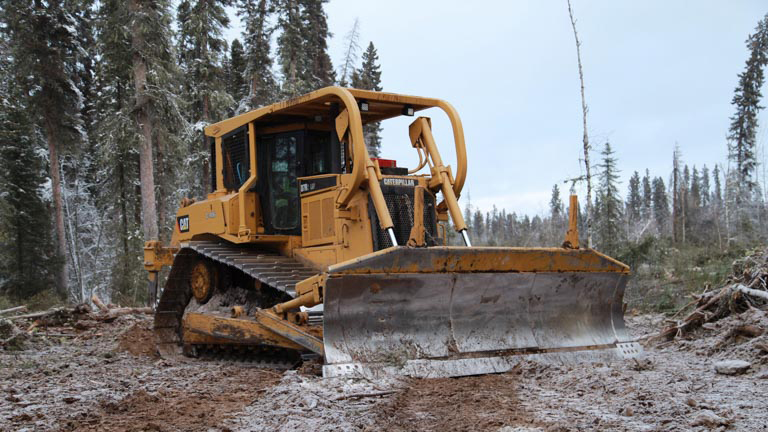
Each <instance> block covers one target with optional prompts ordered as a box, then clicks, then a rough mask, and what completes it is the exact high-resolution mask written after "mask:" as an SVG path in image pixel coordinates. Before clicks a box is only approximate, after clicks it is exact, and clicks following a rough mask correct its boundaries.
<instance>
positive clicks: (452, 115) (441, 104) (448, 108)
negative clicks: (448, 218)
mask: <svg viewBox="0 0 768 432" xmlns="http://www.w3.org/2000/svg"><path fill="white" fill-rule="evenodd" d="M436 101H437V104H436V106H437V107H438V108H440V109H441V110H443V112H444V113H445V114H446V115H447V116H448V119H449V120H450V121H451V128H452V129H453V141H454V144H455V146H456V175H455V176H454V179H453V180H454V182H453V193H455V194H456V198H458V197H459V196H460V195H461V190H462V189H463V188H464V181H465V180H466V178H467V146H466V143H465V142H464V126H462V124H461V118H459V113H458V112H457V111H456V108H454V107H453V105H451V104H450V103H448V102H446V101H444V100H440V99H437V100H436Z"/></svg>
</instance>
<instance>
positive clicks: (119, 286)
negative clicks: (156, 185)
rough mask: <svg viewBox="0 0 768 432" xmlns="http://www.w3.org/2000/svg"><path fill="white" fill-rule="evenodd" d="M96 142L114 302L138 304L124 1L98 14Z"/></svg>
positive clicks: (137, 211) (103, 6)
mask: <svg viewBox="0 0 768 432" xmlns="http://www.w3.org/2000/svg"><path fill="white" fill-rule="evenodd" d="M97 17H98V19H97V30H98V31H97V33H96V34H97V38H96V43H97V51H98V54H99V58H100V61H99V62H97V64H96V68H97V73H96V77H97V79H96V85H97V87H98V89H99V91H98V94H99V97H98V98H97V99H96V102H95V103H96V107H97V109H96V110H95V111H96V116H95V121H96V127H95V128H94V130H95V131H96V134H95V139H94V141H95V142H98V143H100V145H99V146H98V148H97V153H96V156H97V158H98V166H99V176H98V177H99V178H100V179H101V182H100V184H99V185H100V188H99V189H100V194H99V208H100V209H101V212H102V217H103V218H107V219H110V220H113V221H114V223H111V224H108V225H107V228H106V229H105V233H104V237H105V240H104V242H105V243H108V244H111V245H112V247H110V248H105V250H108V251H110V252H111V255H110V256H109V260H110V262H109V263H108V265H107V268H110V269H114V270H115V271H110V272H109V273H108V281H107V284H108V286H109V293H110V294H111V297H112V299H113V300H114V301H118V302H121V303H123V304H136V303H138V302H139V301H140V299H142V298H143V294H140V289H141V288H143V287H144V286H145V284H144V283H142V282H144V280H145V275H144V272H143V268H142V266H141V261H139V259H138V253H139V251H140V250H141V247H142V236H141V229H142V228H141V191H140V188H139V187H138V184H137V181H136V179H138V178H139V158H138V148H139V140H140V137H139V132H140V131H139V130H138V129H137V127H136V119H135V114H134V113H133V106H134V99H133V97H134V92H133V91H132V88H133V75H132V65H133V51H132V48H131V40H132V38H131V34H130V28H129V27H127V26H126V25H125V23H127V22H129V10H128V5H127V4H126V2H124V1H122V0H107V1H102V2H101V3H100V5H99V9H98V13H97Z"/></svg>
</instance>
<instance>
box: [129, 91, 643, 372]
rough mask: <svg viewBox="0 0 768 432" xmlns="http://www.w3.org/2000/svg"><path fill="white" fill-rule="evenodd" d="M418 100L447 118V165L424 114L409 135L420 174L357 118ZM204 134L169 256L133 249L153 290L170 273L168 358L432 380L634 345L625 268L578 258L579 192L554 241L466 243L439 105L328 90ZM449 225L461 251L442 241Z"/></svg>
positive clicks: (159, 323)
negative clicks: (389, 155)
mask: <svg viewBox="0 0 768 432" xmlns="http://www.w3.org/2000/svg"><path fill="white" fill-rule="evenodd" d="M429 108H437V109H440V110H442V111H443V112H444V113H445V114H446V115H447V117H448V119H449V120H450V123H451V126H452V129H453V139H454V145H455V150H456V159H457V161H456V167H455V171H454V170H453V169H452V168H451V167H450V166H448V165H446V164H444V162H443V160H442V158H441V156H440V153H439V151H438V147H437V144H436V143H435V139H434V136H433V134H432V126H431V120H430V118H427V117H416V118H415V120H414V121H413V122H412V123H411V124H410V126H409V127H408V131H407V136H408V139H409V140H410V144H411V146H412V147H413V149H414V151H415V152H416V153H417V154H418V157H419V163H418V165H417V166H415V167H412V168H411V169H409V168H406V167H399V166H397V163H396V162H394V161H391V160H384V159H378V158H371V157H370V156H369V153H368V151H367V150H366V146H365V137H364V125H366V124H368V123H371V122H379V121H382V120H385V119H390V118H394V117H398V116H414V114H415V113H417V112H419V111H422V110H425V109H429ZM205 134H206V136H207V137H208V139H209V140H210V143H211V153H210V161H209V162H210V166H211V167H212V169H211V172H212V177H211V183H212V191H211V192H210V193H208V195H207V197H206V199H205V200H202V201H194V200H192V199H185V200H184V201H183V202H182V204H181V207H180V208H179V210H178V212H177V214H176V225H175V228H174V231H173V236H172V239H171V244H170V245H169V246H164V245H162V244H161V243H160V242H158V241H150V242H148V243H147V244H146V245H145V248H144V257H145V262H144V265H145V268H146V269H147V271H149V281H150V292H151V293H153V294H152V295H153V296H154V293H155V292H156V291H157V285H158V280H159V277H158V272H159V271H160V270H161V269H162V267H163V266H171V268H170V272H169V273H168V276H167V280H166V283H165V287H164V289H163V290H162V293H161V295H160V297H159V301H156V302H155V303H156V313H155V320H154V331H155V335H156V343H157V348H158V351H159V352H160V354H161V355H164V356H173V355H179V354H185V355H190V356H213V357H215V358H230V357H233V358H241V359H249V360H250V361H255V362H259V363H260V364H262V365H264V366H267V367H277V368H289V367H293V366H295V365H297V364H298V363H300V362H301V361H302V360H307V359H311V358H315V359H320V360H321V361H322V364H323V374H324V376H343V375H358V374H359V375H378V374H381V373H387V374H403V375H409V376H416V377H436V376H461V375H476V374H484V373H494V372H503V371H506V370H509V369H510V368H512V367H514V365H516V364H517V363H518V362H519V361H520V359H522V358H537V359H541V360H545V361H556V362H574V361H592V360H599V361H605V360H610V359H616V358H627V357H632V356H634V355H636V354H637V353H638V352H639V351H640V348H639V346H638V344H636V343H634V342H633V341H632V340H631V339H630V338H629V336H628V333H627V330H626V328H625V326H624V320H623V295H624V288H625V286H626V283H627V278H628V276H629V268H628V267H627V266H626V265H624V264H622V263H620V262H618V261H616V260H614V259H611V258H609V257H607V256H605V255H603V254H601V253H599V252H597V251H595V250H592V249H584V248H579V242H578V231H577V225H576V215H577V213H576V211H575V208H576V207H577V201H576V200H575V197H571V206H570V208H571V212H570V217H569V226H568V229H567V232H566V235H565V242H564V243H563V245H562V246H561V247H552V248H520V247H473V246H472V245H471V243H470V236H469V232H468V231H467V226H466V224H465V222H464V218H463V217H462V213H461V211H460V208H459V204H458V198H459V195H460V193H461V190H462V187H463V186H464V181H465V179H466V174H467V157H466V149H465V143H464V132H463V129H462V124H461V120H460V119H459V116H458V114H457V112H456V110H455V109H454V108H453V107H452V106H451V105H450V104H448V103H447V102H445V101H442V100H439V99H430V98H424V97H415V96H406V95H400V94H392V93H383V92H373V91H365V90H358V89H347V88H340V87H327V88H323V89H320V90H317V91H314V92H312V93H309V94H306V95H304V96H300V97H297V98H294V99H290V100H287V101H283V102H280V103H276V104H273V105H269V106H266V107H263V108H259V109H257V110H254V111H251V112H248V113H245V114H242V115H239V116H236V117H233V118H230V119H227V120H224V121H221V122H219V123H216V124H212V125H210V126H208V127H207V128H206V129H205ZM404 138H405V134H404ZM404 141H405V140H404ZM414 159H415V157H414ZM450 224H452V225H453V227H450ZM451 229H453V230H455V231H456V232H457V233H458V234H457V235H456V236H455V239H457V240H459V241H460V242H461V243H463V246H448V245H447V244H448V238H449V230H451Z"/></svg>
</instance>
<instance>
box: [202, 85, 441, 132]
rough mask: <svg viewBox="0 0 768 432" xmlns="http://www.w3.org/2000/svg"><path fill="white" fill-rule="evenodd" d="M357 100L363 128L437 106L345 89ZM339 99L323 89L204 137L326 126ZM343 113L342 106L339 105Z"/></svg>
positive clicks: (418, 99)
mask: <svg viewBox="0 0 768 432" xmlns="http://www.w3.org/2000/svg"><path fill="white" fill-rule="evenodd" d="M346 90H347V91H349V92H350V93H351V94H352V96H353V97H354V98H355V100H357V102H358V104H359V103H360V102H362V101H365V102H367V103H368V110H367V111H362V110H361V112H360V117H361V121H362V123H363V124H366V123H370V122H376V121H380V120H385V119H388V118H392V117H397V116H400V115H403V108H405V107H406V106H409V107H412V108H413V110H414V112H416V111H421V110H424V109H427V108H432V107H437V106H440V104H441V103H442V101H440V100H439V99H430V98H423V97H418V96H407V95H400V94H395V93H383V92H375V91H368V90H359V89H352V88H349V89H346ZM340 102H341V101H340V99H339V97H338V96H336V95H334V94H328V93H327V92H324V91H323V89H321V90H317V91H314V92H311V93H307V94H306V95H303V96H299V97H297V98H293V99H289V100H286V101H283V102H278V103H275V104H272V105H268V106H265V107H262V108H259V109H256V110H253V111H249V112H247V113H245V114H241V115H239V116H236V117H232V118H230V119H227V120H223V121H220V122H218V123H214V124H211V125H210V126H208V127H206V128H205V134H206V135H208V136H210V137H219V136H222V135H225V134H227V133H229V132H230V131H232V130H234V129H237V128H239V127H241V126H243V125H246V124H248V123H249V122H254V123H255V124H256V126H257V127H258V126H265V127H266V126H280V125H284V124H292V123H304V122H315V121H318V119H319V121H322V122H327V121H328V120H329V116H330V115H331V112H332V111H331V109H332V104H333V103H340ZM340 105H341V107H342V109H343V104H340Z"/></svg>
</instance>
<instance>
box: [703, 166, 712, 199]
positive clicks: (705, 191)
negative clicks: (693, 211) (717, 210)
mask: <svg viewBox="0 0 768 432" xmlns="http://www.w3.org/2000/svg"><path fill="white" fill-rule="evenodd" d="M710 189H711V186H710V182H709V168H707V165H706V164H705V165H704V166H703V167H702V168H701V192H700V195H701V205H702V207H708V206H709V203H710V200H711V196H710Z"/></svg>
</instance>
